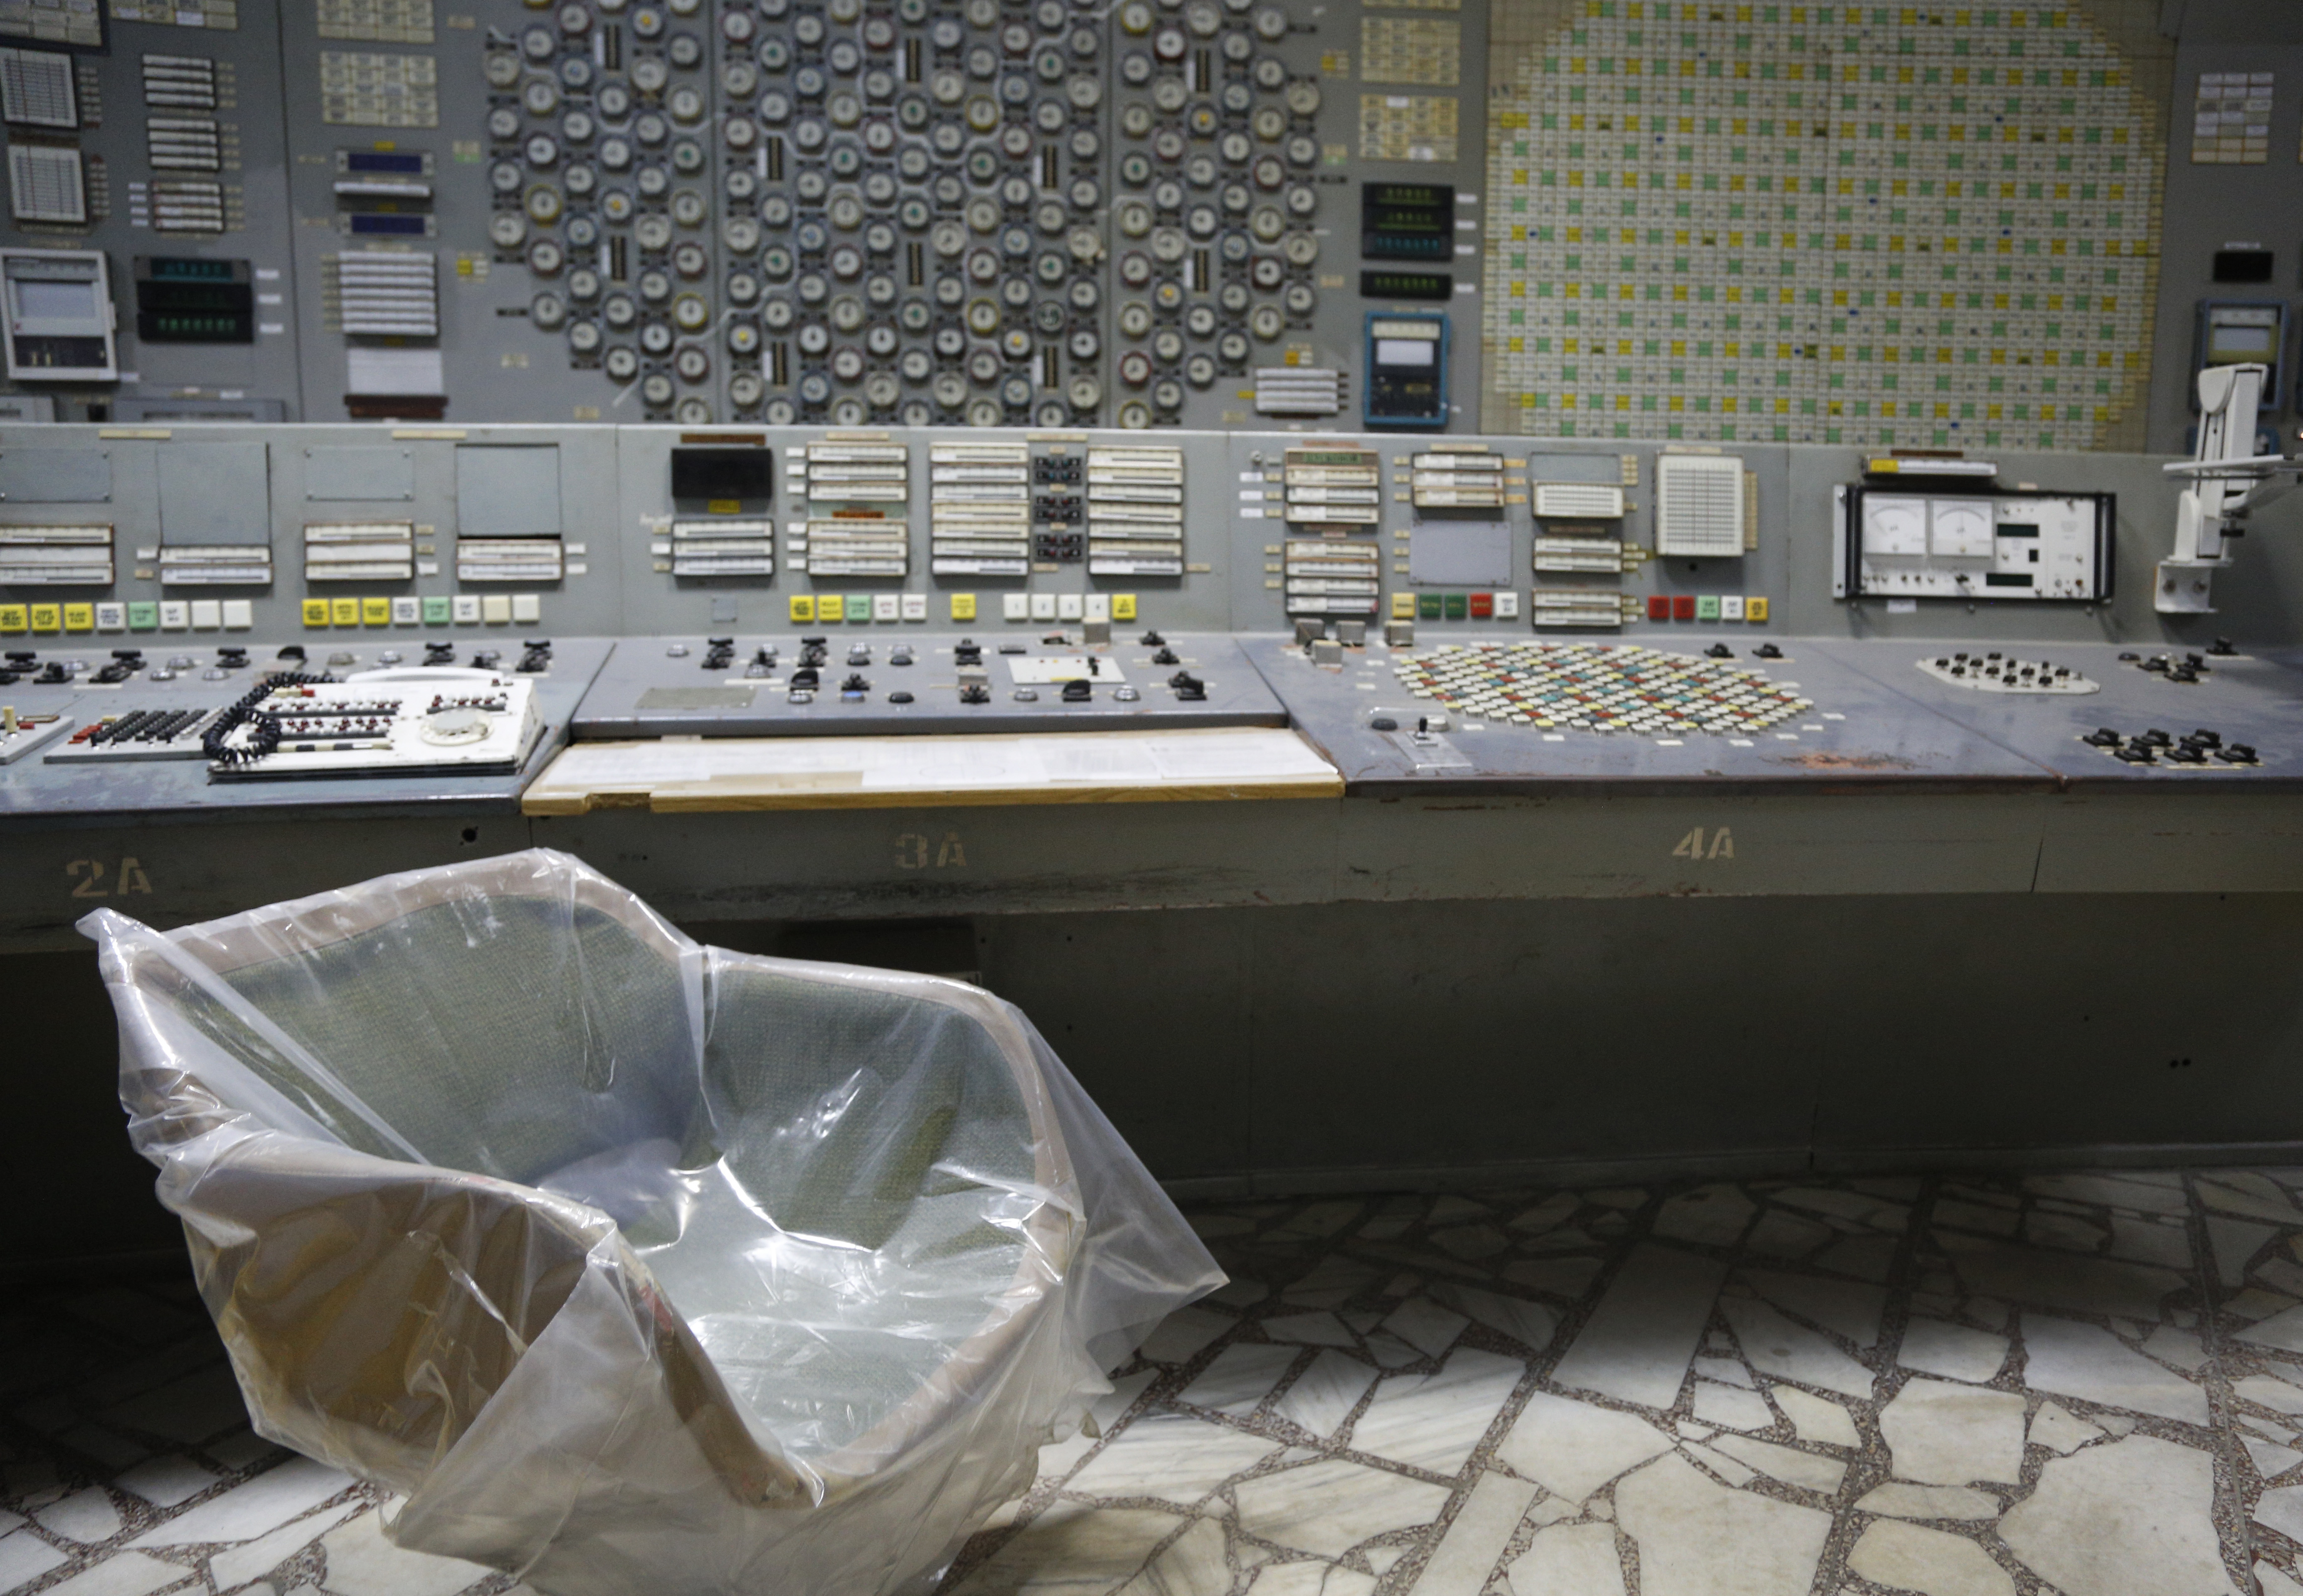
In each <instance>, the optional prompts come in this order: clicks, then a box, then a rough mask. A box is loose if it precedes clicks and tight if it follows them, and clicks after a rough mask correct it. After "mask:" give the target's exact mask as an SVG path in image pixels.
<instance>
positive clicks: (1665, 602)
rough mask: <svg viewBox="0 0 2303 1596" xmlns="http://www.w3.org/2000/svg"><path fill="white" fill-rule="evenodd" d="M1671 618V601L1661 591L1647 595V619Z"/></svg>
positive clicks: (1665, 619)
mask: <svg viewBox="0 0 2303 1596" xmlns="http://www.w3.org/2000/svg"><path fill="white" fill-rule="evenodd" d="M1670 618H1671V601H1670V600H1669V599H1668V598H1666V596H1664V595H1663V594H1662V593H1649V595H1648V619H1649V620H1651V621H1667V620H1669V619H1670Z"/></svg>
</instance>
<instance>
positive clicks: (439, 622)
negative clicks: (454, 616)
mask: <svg viewBox="0 0 2303 1596" xmlns="http://www.w3.org/2000/svg"><path fill="white" fill-rule="evenodd" d="M424 624H425V625H426V626H446V625H447V624H448V601H447V600H446V599H445V598H444V597H443V598H437V599H434V598H429V597H427V598H426V600H425V601H424Z"/></svg>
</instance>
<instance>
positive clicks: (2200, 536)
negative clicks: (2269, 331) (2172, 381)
mask: <svg viewBox="0 0 2303 1596" xmlns="http://www.w3.org/2000/svg"><path fill="white" fill-rule="evenodd" d="M2267 374H2268V372H2267V370H2266V368H2265V367H2264V366H2260V365H2215V366H2209V367H2208V368H2207V369H2206V370H2205V371H2202V372H2201V373H2200V374H2199V429H2198V443H2197V445H2196V446H2195V447H2194V448H2193V449H2192V451H2191V458H2190V459H2189V460H2182V461H2178V462H2176V463H2174V464H2172V465H2170V466H2164V467H2163V469H2164V471H2165V472H2166V473H2167V475H2170V476H2172V477H2175V478H2178V479H2179V480H2181V482H2182V483H2184V487H2183V493H2182V497H2181V500H2178V502H2177V505H2176V508H2175V552H2174V553H2173V554H2172V555H2171V556H2170V557H2169V558H2167V559H2163V560H2161V561H2160V562H2159V569H2158V573H2157V575H2158V580H2157V582H2156V584H2155V586H2154V589H2153V592H2152V607H2153V608H2154V609H2157V610H2158V611H2159V612H2160V613H2162V614H2164V615H2198V614H2206V613H2210V612H2212V611H2213V610H2214V587H2213V585H2212V584H2213V583H2214V573H2215V571H2216V570H2217V569H2218V568H2219V567H2223V566H2227V565H2229V564H2231V546H2230V542H2229V540H2230V538H2231V535H2232V533H2234V532H2235V531H2236V530H2238V529H2237V528H2234V527H2233V526H2232V525H2231V524H2232V523H2233V522H2235V521H2236V522H2243V521H2245V520H2246V518H2247V515H2248V511H2249V510H2251V509H2254V508H2257V506H2260V505H2264V504H2268V503H2269V502H2270V501H2271V500H2273V499H2275V498H2277V497H2278V496H2279V495H2280V494H2282V493H2284V492H2286V491H2288V490H2289V489H2290V488H2292V487H2293V486H2294V485H2295V477H2296V475H2297V474H2298V473H2299V472H2303V461H2296V460H2290V459H2288V458H2284V457H2283V456H2280V455H2259V454H2257V453H2255V452H2254V449H2255V429H2256V413H2257V410H2258V409H2259V408H2260V407H2261V406H2262V402H2263V384H2264V379H2265V376H2266V375H2267Z"/></svg>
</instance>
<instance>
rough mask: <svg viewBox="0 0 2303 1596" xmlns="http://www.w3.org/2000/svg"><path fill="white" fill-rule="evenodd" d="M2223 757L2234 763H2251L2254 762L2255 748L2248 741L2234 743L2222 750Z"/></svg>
mask: <svg viewBox="0 0 2303 1596" xmlns="http://www.w3.org/2000/svg"><path fill="white" fill-rule="evenodd" d="M2223 758H2225V759H2226V760H2230V761H2231V763H2232V764H2234V765H2252V764H2254V763H2255V749H2254V747H2253V745H2252V744H2250V743H2232V744H2231V746H2230V747H2229V748H2226V749H2224V750H2223Z"/></svg>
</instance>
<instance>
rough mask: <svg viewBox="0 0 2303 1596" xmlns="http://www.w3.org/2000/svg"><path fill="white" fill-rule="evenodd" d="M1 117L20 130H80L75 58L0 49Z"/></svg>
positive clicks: (33, 51) (40, 51)
mask: <svg viewBox="0 0 2303 1596" xmlns="http://www.w3.org/2000/svg"><path fill="white" fill-rule="evenodd" d="M0 118H4V119H5V120H7V121H9V122H14V123H16V124H17V125H19V126H21V127H32V128H66V129H77V128H78V127H79V126H80V107H79V106H78V105H76V104H75V103H74V101H73V97H72V57H71V56H69V55H51V54H49V53H48V52H47V51H46V50H0Z"/></svg>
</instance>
